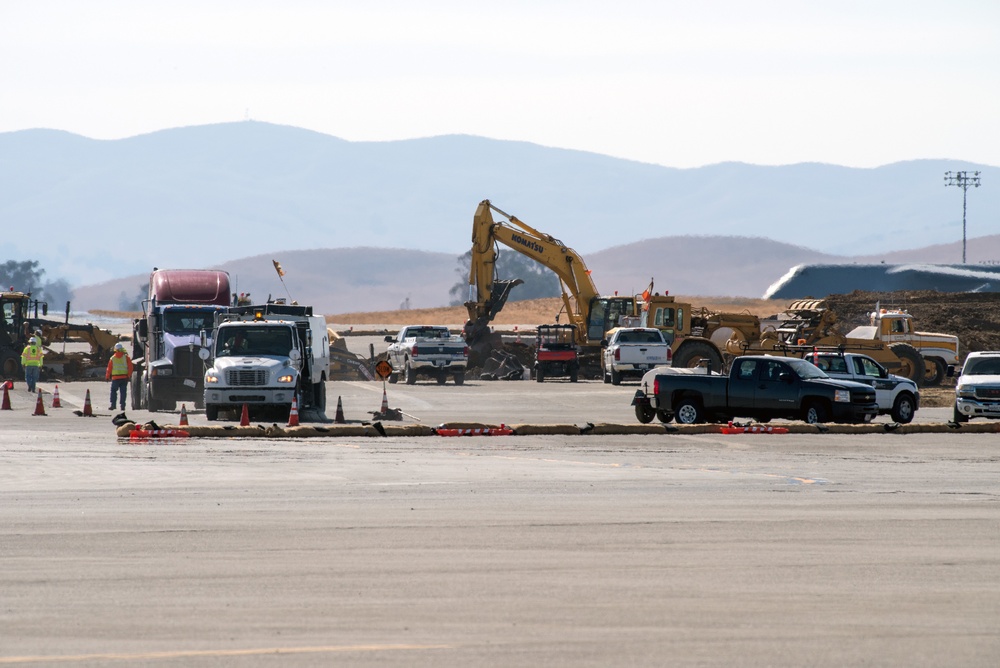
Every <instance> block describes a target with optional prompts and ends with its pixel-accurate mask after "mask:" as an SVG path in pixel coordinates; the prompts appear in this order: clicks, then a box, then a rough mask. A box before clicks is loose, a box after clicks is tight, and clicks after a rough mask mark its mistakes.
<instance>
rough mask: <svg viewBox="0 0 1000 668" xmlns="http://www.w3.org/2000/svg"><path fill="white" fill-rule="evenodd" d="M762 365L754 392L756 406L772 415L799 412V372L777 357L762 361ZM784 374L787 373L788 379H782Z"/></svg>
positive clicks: (757, 408) (758, 409)
mask: <svg viewBox="0 0 1000 668" xmlns="http://www.w3.org/2000/svg"><path fill="white" fill-rule="evenodd" d="M761 367H762V368H761V369H760V375H759V376H758V379H757V387H756V392H755V393H754V408H755V409H756V410H757V411H760V412H765V413H767V414H769V415H772V416H776V415H787V414H789V413H796V412H798V406H799V383H798V380H799V377H798V374H796V373H795V372H794V371H792V368H791V367H790V366H788V365H787V364H785V363H784V362H780V361H778V360H776V359H775V360H765V361H762V362H761ZM784 374H787V376H786V378H788V380H782V377H783V375H784ZM789 381H790V382H789Z"/></svg>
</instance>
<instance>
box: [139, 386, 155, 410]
mask: <svg viewBox="0 0 1000 668" xmlns="http://www.w3.org/2000/svg"><path fill="white" fill-rule="evenodd" d="M141 396H142V407H143V408H145V409H146V410H147V411H149V412H150V413H155V412H156V411H158V410H159V406H157V405H156V400H155V399H153V397H152V393H151V392H150V391H149V383H143V384H142V395H141Z"/></svg>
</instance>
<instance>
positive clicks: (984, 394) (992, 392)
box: [976, 387, 1000, 401]
mask: <svg viewBox="0 0 1000 668" xmlns="http://www.w3.org/2000/svg"><path fill="white" fill-rule="evenodd" d="M976 398H978V399H992V400H994V401H995V400H997V399H1000V387H977V388H976Z"/></svg>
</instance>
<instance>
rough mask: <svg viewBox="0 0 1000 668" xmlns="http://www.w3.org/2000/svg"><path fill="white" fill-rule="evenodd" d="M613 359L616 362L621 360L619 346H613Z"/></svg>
mask: <svg viewBox="0 0 1000 668" xmlns="http://www.w3.org/2000/svg"><path fill="white" fill-rule="evenodd" d="M615 361H616V362H621V361H622V349H621V348H615Z"/></svg>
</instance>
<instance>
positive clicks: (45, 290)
mask: <svg viewBox="0 0 1000 668" xmlns="http://www.w3.org/2000/svg"><path fill="white" fill-rule="evenodd" d="M39 264H40V263H39V262H38V261H37V260H22V261H18V260H7V261H6V262H4V263H3V264H0V286H2V287H3V289H4V290H16V291H17V292H30V293H31V296H32V297H34V298H35V299H38V300H41V301H44V302H48V303H49V305H50V306H52V307H61V306H62V304H64V303H66V302H68V301H70V300H71V299H73V290H72V288H70V286H69V282H68V281H67V280H66V279H64V278H57V279H55V280H54V281H49V280H45V279H43V278H42V276H43V275H44V274H45V270H44V269H42V268H41V267H39Z"/></svg>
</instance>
